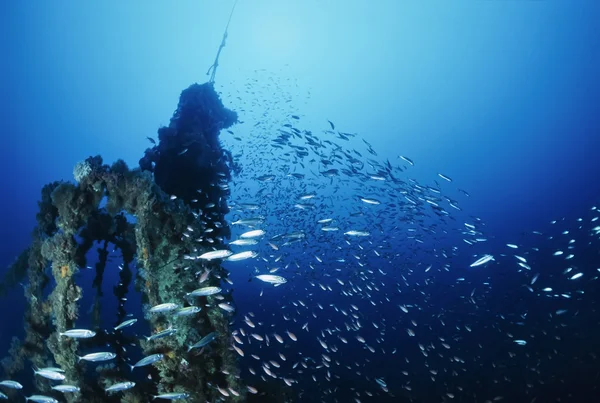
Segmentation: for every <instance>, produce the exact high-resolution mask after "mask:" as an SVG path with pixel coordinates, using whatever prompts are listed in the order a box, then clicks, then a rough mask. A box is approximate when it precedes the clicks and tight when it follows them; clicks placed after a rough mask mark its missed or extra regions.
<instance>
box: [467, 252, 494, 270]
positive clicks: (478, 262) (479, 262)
mask: <svg viewBox="0 0 600 403" xmlns="http://www.w3.org/2000/svg"><path fill="white" fill-rule="evenodd" d="M492 260H494V256H492V255H484V256H482V257H481V258H479V259H477V260H476V261H475V262H473V263H471V265H470V266H469V267H477V266H481V265H483V264H486V263H487V262H489V261H492Z"/></svg>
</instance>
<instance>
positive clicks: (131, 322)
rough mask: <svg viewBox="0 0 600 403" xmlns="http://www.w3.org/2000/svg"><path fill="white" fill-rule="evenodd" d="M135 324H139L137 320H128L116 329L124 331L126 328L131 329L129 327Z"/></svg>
mask: <svg viewBox="0 0 600 403" xmlns="http://www.w3.org/2000/svg"><path fill="white" fill-rule="evenodd" d="M135 322H137V319H129V320H126V321H125V322H121V323H120V324H118V325H117V326H116V327H115V328H114V329H115V330H120V329H123V328H124V327H129V326H131V325H133V324H134V323H135Z"/></svg>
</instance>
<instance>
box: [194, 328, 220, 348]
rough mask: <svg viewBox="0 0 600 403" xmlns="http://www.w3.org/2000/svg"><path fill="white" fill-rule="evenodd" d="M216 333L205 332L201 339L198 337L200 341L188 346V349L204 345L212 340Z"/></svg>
mask: <svg viewBox="0 0 600 403" xmlns="http://www.w3.org/2000/svg"><path fill="white" fill-rule="evenodd" d="M217 335H218V333H217V332H212V333H209V334H207V335H206V336H204V337H203V338H202V339H200V341H199V342H198V343H196V344H193V345H191V346H188V351H190V350H192V349H194V348H200V347H204V346H206V345H207V344H208V343H210V342H211V341H213V340H214V339H215V338H216V337H217Z"/></svg>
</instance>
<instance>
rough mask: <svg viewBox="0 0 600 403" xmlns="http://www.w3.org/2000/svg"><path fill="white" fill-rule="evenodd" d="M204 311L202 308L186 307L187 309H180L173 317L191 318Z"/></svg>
mask: <svg viewBox="0 0 600 403" xmlns="http://www.w3.org/2000/svg"><path fill="white" fill-rule="evenodd" d="M201 310H202V308H200V307H199V306H186V307H185V308H179V309H178V310H177V311H176V312H175V313H174V314H173V316H175V317H178V316H190V315H194V314H196V313H198V312H200V311H201Z"/></svg>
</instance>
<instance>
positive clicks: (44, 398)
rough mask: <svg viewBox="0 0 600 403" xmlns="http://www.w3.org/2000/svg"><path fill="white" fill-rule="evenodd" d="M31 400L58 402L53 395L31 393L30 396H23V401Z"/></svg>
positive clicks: (47, 402) (40, 402) (44, 402)
mask: <svg viewBox="0 0 600 403" xmlns="http://www.w3.org/2000/svg"><path fill="white" fill-rule="evenodd" d="M30 400H31V401H32V402H36V403H58V400H56V399H55V398H53V397H49V396H44V395H31V396H25V401H26V402H28V401H30Z"/></svg>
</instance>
